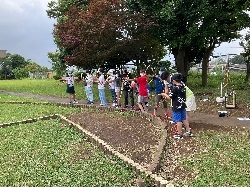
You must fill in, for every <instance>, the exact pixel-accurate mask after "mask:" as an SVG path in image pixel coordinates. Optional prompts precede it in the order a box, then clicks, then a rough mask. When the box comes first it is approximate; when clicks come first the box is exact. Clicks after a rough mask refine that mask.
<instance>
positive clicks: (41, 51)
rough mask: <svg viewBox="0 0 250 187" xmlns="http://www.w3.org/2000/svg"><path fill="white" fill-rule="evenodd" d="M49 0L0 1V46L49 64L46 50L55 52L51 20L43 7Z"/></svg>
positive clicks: (53, 21)
mask: <svg viewBox="0 0 250 187" xmlns="http://www.w3.org/2000/svg"><path fill="white" fill-rule="evenodd" d="M49 1H50V0H1V1H0V50H7V53H10V54H19V55H21V56H23V57H24V58H25V59H26V60H28V59H31V61H33V62H36V63H37V64H39V65H41V66H45V67H48V68H51V63H50V62H49V59H48V57H47V54H48V52H55V51H56V45H55V44H54V41H53V36H52V32H53V24H54V23H55V20H53V19H49V18H48V16H47V14H46V10H47V4H48V2H49Z"/></svg>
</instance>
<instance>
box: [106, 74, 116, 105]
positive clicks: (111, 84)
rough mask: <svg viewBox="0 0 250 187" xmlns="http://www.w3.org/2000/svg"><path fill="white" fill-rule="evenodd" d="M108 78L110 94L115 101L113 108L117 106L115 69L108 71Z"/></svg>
mask: <svg viewBox="0 0 250 187" xmlns="http://www.w3.org/2000/svg"><path fill="white" fill-rule="evenodd" d="M108 75H109V76H108V78H107V79H106V82H107V83H108V84H109V89H110V93H111V96H112V99H113V103H112V106H116V105H117V98H116V93H115V70H114V69H110V70H109V71H108Z"/></svg>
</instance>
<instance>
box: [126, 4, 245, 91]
mask: <svg viewBox="0 0 250 187" xmlns="http://www.w3.org/2000/svg"><path fill="white" fill-rule="evenodd" d="M129 3H130V5H131V6H130V8H131V7H132V8H133V10H136V11H139V12H144V13H145V14H147V15H154V17H155V18H156V21H157V23H158V24H159V27H158V28H157V31H155V32H154V33H156V35H155V36H156V37H157V38H158V40H159V41H161V42H162V43H163V45H164V46H168V48H169V50H170V51H171V53H172V54H173V55H174V57H175V64H176V66H177V71H178V72H180V73H182V74H183V75H184V76H186V75H187V73H188V70H189V68H190V66H191V64H190V63H193V62H197V63H198V62H200V60H202V64H203V65H202V67H203V77H202V84H203V85H204V86H205V85H206V81H207V79H206V77H207V65H208V60H209V57H210V55H211V54H212V52H213V50H214V48H215V47H217V46H219V45H220V44H221V43H222V42H229V41H231V40H233V39H235V38H237V37H239V35H238V33H237V32H238V31H240V30H241V29H243V28H245V27H247V26H249V15H248V14H247V12H246V10H248V9H249V6H248V5H249V0H247V1H238V0H237V1H236V0H229V1H224V0H216V1H211V0H196V1H193V0H185V1H184V0H171V1H170V0H166V1H162V0H154V1H148V0H130V1H129Z"/></svg>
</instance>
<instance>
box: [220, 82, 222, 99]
mask: <svg viewBox="0 0 250 187" xmlns="http://www.w3.org/2000/svg"><path fill="white" fill-rule="evenodd" d="M220 97H222V82H221V84H220Z"/></svg>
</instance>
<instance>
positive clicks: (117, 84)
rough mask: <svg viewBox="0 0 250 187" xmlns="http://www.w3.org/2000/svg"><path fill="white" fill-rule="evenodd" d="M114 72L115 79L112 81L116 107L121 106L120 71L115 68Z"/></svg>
mask: <svg viewBox="0 0 250 187" xmlns="http://www.w3.org/2000/svg"><path fill="white" fill-rule="evenodd" d="M114 74H115V79H114V83H115V93H116V102H117V105H116V108H118V107H121V77H120V76H121V75H120V72H119V71H118V70H117V71H115V72H114Z"/></svg>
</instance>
